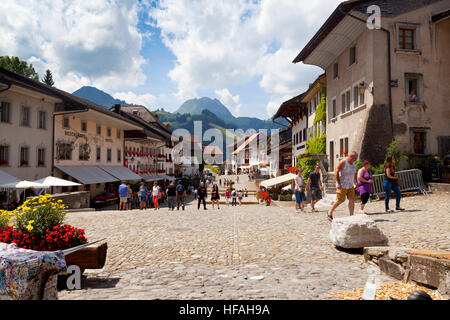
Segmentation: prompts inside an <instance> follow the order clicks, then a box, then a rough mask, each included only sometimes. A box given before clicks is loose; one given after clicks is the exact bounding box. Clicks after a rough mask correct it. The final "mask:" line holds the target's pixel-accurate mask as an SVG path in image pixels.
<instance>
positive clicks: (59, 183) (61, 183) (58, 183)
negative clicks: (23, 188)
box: [34, 176, 81, 187]
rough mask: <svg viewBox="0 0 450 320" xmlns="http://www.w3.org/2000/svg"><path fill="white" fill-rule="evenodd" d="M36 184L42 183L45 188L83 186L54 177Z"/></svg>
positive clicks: (38, 181) (37, 181) (40, 180)
mask: <svg viewBox="0 0 450 320" xmlns="http://www.w3.org/2000/svg"><path fill="white" fill-rule="evenodd" d="M34 182H36V183H40V184H41V185H42V186H43V187H76V186H81V184H79V183H76V182H72V181H69V180H64V179H60V178H56V177H52V176H48V177H46V178H42V179H39V180H36V181H34Z"/></svg>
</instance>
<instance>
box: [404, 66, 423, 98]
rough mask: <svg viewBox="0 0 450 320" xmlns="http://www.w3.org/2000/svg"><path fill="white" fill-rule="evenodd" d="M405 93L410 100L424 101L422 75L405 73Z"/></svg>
mask: <svg viewBox="0 0 450 320" xmlns="http://www.w3.org/2000/svg"><path fill="white" fill-rule="evenodd" d="M405 90H406V92H405V95H406V101H408V102H412V103H414V102H420V101H422V75H421V74H418V73H406V74H405Z"/></svg>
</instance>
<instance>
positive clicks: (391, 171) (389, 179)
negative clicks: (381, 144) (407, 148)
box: [383, 156, 405, 213]
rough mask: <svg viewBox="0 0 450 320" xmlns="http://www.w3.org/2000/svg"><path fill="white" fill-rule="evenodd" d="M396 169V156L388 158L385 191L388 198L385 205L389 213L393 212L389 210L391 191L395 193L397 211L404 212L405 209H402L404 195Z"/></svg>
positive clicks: (385, 166)
mask: <svg viewBox="0 0 450 320" xmlns="http://www.w3.org/2000/svg"><path fill="white" fill-rule="evenodd" d="M395 172H396V167H395V158H394V156H388V157H387V159H386V162H385V163H384V181H383V186H384V191H385V192H386V197H385V198H384V205H385V208H386V212H387V213H391V212H393V211H392V210H390V209H389V199H390V198H391V191H392V190H393V191H394V192H395V195H396V198H395V210H397V211H403V210H405V209H403V208H401V207H400V199H401V198H402V193H401V192H400V188H399V187H398V177H395V176H394V175H395Z"/></svg>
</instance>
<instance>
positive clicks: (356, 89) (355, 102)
mask: <svg viewBox="0 0 450 320" xmlns="http://www.w3.org/2000/svg"><path fill="white" fill-rule="evenodd" d="M358 100H359V87H358V86H354V87H353V108H356V107H358V106H359V105H360V103H359V101H358Z"/></svg>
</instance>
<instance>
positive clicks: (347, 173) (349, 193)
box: [328, 151, 358, 222]
mask: <svg viewBox="0 0 450 320" xmlns="http://www.w3.org/2000/svg"><path fill="white" fill-rule="evenodd" d="M357 159H358V154H357V153H356V152H354V151H353V152H352V153H350V154H349V156H348V157H347V158H346V159H344V160H342V161H340V162H339V164H338V166H337V167H336V171H335V177H336V201H335V202H334V204H333V206H332V207H331V209H330V211H328V220H329V221H330V222H331V221H333V212H334V210H336V208H337V207H338V206H339V205H340V204H341V203H343V202H345V198H346V197H347V199H348V210H349V212H350V215H351V216H352V215H353V212H354V210H355V187H354V186H355V185H357V181H356V178H357V177H356V164H355V161H356V160H357Z"/></svg>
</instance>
